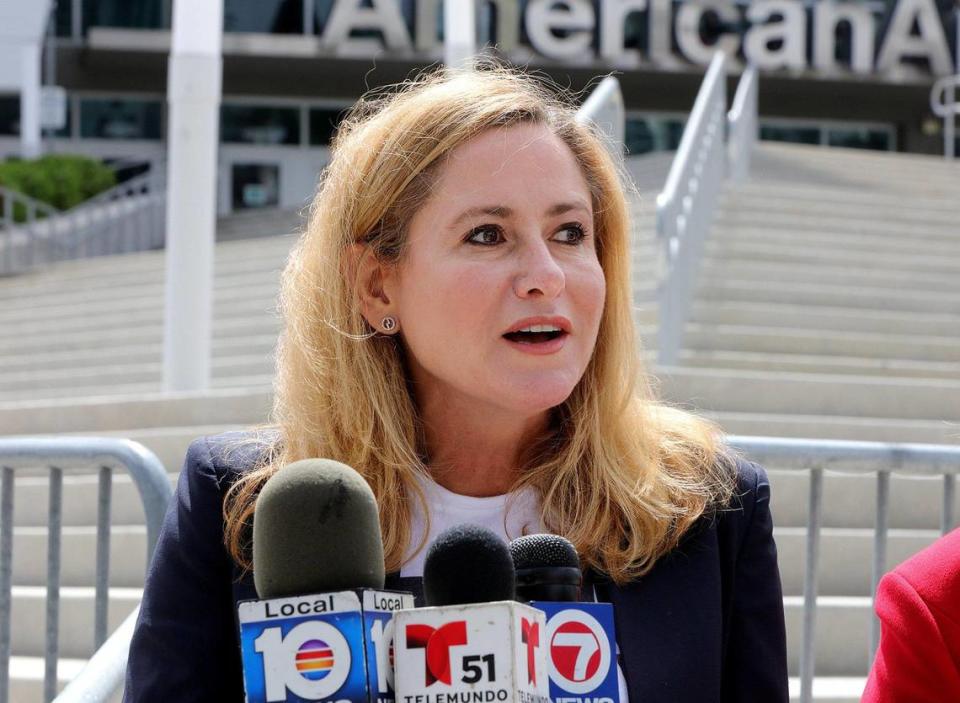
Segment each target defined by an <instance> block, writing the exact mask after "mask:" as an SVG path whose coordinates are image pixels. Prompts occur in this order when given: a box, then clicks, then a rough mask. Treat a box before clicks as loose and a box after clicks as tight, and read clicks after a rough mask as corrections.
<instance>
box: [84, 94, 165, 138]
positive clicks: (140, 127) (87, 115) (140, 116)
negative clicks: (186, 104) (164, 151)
mask: <svg viewBox="0 0 960 703" xmlns="http://www.w3.org/2000/svg"><path fill="white" fill-rule="evenodd" d="M162 112H163V106H162V103H161V102H160V101H159V100H99V99H98V100H94V99H87V100H81V101H80V136H81V137H85V138H93V139H162V134H161V128H160V116H161V114H162Z"/></svg>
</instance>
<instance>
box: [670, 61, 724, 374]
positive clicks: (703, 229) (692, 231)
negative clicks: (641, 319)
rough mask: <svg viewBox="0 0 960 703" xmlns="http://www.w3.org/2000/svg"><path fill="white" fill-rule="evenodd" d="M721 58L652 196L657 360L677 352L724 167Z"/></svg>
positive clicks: (673, 360)
mask: <svg viewBox="0 0 960 703" xmlns="http://www.w3.org/2000/svg"><path fill="white" fill-rule="evenodd" d="M726 61H727V58H726V56H725V55H724V54H723V53H722V52H719V51H718V52H717V53H716V54H714V57H713V60H712V61H711V62H710V67H709V68H708V69H707V74H706V76H705V77H704V79H703V84H702V86H701V87H700V92H699V93H698V94H697V99H696V101H695V102H694V105H693V112H691V113H690V120H689V121H688V122H687V126H686V128H685V129H684V130H683V137H682V138H681V139H680V147H679V149H677V155H676V157H675V158H674V160H673V164H672V165H671V167H670V174H669V175H668V176H667V183H666V186H665V187H664V189H663V192H662V193H660V195H658V196H657V237H658V239H659V240H660V251H661V253H660V256H661V271H662V277H661V280H660V290H659V308H660V311H659V325H658V361H659V363H660V365H661V366H669V365H673V364H675V363H676V362H677V358H678V356H679V354H680V345H681V343H682V338H683V326H684V324H685V322H686V320H687V316H688V312H689V308H690V300H691V297H692V294H693V281H694V280H695V279H696V274H697V268H698V266H699V263H700V256H701V253H702V250H703V244H704V241H705V240H706V237H707V232H708V230H709V228H710V223H711V221H712V220H713V212H714V209H715V208H716V202H717V199H718V197H719V195H720V187H721V184H722V182H723V176H724V173H725V171H726V154H725V139H724V137H725V134H724V132H725V129H726V110H727V86H726Z"/></svg>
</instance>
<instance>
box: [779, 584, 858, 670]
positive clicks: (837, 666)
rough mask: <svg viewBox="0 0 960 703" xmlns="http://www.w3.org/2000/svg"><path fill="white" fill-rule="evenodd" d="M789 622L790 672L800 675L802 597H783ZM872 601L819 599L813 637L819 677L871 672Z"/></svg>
mask: <svg viewBox="0 0 960 703" xmlns="http://www.w3.org/2000/svg"><path fill="white" fill-rule="evenodd" d="M783 605H784V609H783V610H784V617H785V620H786V624H787V671H788V672H789V674H790V676H799V674H800V652H801V651H802V648H803V598H802V597H796V598H791V597H787V598H784V599H783ZM872 617H873V607H872V601H871V599H870V598H868V597H860V598H838V597H824V596H820V597H819V598H817V618H816V626H815V637H814V640H813V641H814V652H815V655H816V663H815V664H814V673H815V675H817V676H830V677H832V676H844V677H847V676H863V677H866V676H867V674H868V673H869V671H870V649H869V647H870V621H871V619H872Z"/></svg>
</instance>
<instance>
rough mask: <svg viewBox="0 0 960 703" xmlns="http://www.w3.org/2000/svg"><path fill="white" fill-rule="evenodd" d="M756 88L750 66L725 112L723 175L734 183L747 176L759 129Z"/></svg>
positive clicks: (753, 68) (757, 77)
mask: <svg viewBox="0 0 960 703" xmlns="http://www.w3.org/2000/svg"><path fill="white" fill-rule="evenodd" d="M759 85H760V78H759V75H758V73H757V69H756V67H755V66H750V67H749V68H747V70H746V71H744V72H743V75H742V76H741V77H740V82H739V83H738V84H737V93H736V95H734V97H733V107H731V108H730V112H728V113H727V166H728V168H727V175H728V176H729V177H730V180H731V181H733V182H734V183H742V182H743V181H745V180H746V179H747V176H748V175H749V174H750V157H751V156H752V155H753V147H754V146H755V145H756V143H757V132H758V129H759V124H758V122H759V120H758V111H757V97H758V94H759V92H760V91H759Z"/></svg>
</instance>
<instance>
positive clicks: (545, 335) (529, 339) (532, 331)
mask: <svg viewBox="0 0 960 703" xmlns="http://www.w3.org/2000/svg"><path fill="white" fill-rule="evenodd" d="M565 334H566V332H564V331H563V330H561V329H560V328H558V327H553V326H552V325H534V326H533V327H527V328H525V329H522V330H517V331H516V332H507V333H506V334H505V335H503V336H504V337H505V338H507V339H509V340H510V341H511V342H517V343H519V344H542V343H543V342H549V341H550V340H552V339H556V338H557V337H561V336H563V335H565Z"/></svg>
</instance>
